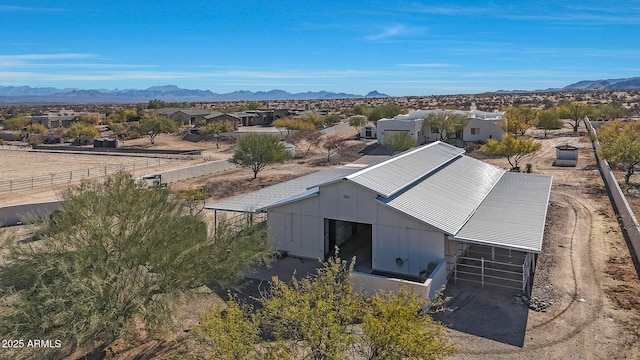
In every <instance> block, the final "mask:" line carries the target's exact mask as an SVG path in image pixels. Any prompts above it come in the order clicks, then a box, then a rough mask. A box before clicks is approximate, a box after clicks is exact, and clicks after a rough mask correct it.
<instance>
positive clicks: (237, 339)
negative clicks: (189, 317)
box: [195, 294, 265, 360]
mask: <svg viewBox="0 0 640 360" xmlns="http://www.w3.org/2000/svg"><path fill="white" fill-rule="evenodd" d="M195 333H196V336H197V338H198V340H200V342H201V343H202V344H204V345H205V347H206V349H207V350H206V353H207V354H206V356H207V357H208V358H211V359H220V360H243V359H246V360H253V359H264V358H265V354H264V353H263V352H260V347H259V344H261V343H263V341H262V338H261V337H260V336H261V330H260V324H259V323H258V322H257V321H255V319H254V310H253V307H251V306H249V305H248V304H246V303H240V302H239V301H238V299H237V298H236V297H233V296H232V295H231V294H229V300H227V301H226V303H225V306H224V307H221V306H219V305H214V306H212V307H210V308H208V309H206V310H205V311H203V312H202V314H200V324H199V325H198V326H197V327H196V329H195Z"/></svg>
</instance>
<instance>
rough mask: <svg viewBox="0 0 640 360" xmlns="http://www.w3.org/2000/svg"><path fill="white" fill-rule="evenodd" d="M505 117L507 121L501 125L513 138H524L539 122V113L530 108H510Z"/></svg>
mask: <svg viewBox="0 0 640 360" xmlns="http://www.w3.org/2000/svg"><path fill="white" fill-rule="evenodd" d="M505 116H506V120H504V121H503V122H502V123H501V127H502V130H504V131H505V132H508V133H511V134H513V136H524V134H525V133H526V132H527V130H529V129H530V128H531V127H533V126H534V125H535V124H536V123H537V121H538V112H537V111H536V110H535V109H532V108H528V107H509V108H507V110H506V111H505Z"/></svg>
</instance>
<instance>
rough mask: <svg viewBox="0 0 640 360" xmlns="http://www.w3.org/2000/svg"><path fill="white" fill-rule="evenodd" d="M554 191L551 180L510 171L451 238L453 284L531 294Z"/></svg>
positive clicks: (448, 253)
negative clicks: (497, 288)
mask: <svg viewBox="0 0 640 360" xmlns="http://www.w3.org/2000/svg"><path fill="white" fill-rule="evenodd" d="M527 178H529V179H527ZM550 189H551V178H550V177H547V176H542V175H536V174H527V175H526V176H522V174H514V173H505V174H504V176H502V178H500V180H499V182H498V183H497V184H496V186H495V187H494V189H493V190H492V191H491V192H490V193H489V194H488V195H487V197H486V198H485V199H484V200H483V201H482V203H481V204H480V206H479V207H478V208H477V209H476V211H475V212H474V213H473V215H472V216H471V217H470V218H469V220H468V221H467V222H466V223H465V224H464V225H463V226H462V228H461V229H460V230H459V231H458V232H457V233H456V234H455V236H449V241H448V243H447V249H446V254H445V256H446V259H447V269H448V270H449V283H450V284H454V285H462V284H464V283H465V282H470V283H477V284H481V286H482V287H484V286H497V287H503V288H511V289H518V290H520V291H522V293H524V294H530V292H531V285H532V282H533V275H534V273H535V268H536V260H537V257H538V255H539V254H540V251H541V250H542V241H543V237H544V225H545V222H546V216H547V204H548V203H549V195H550ZM515 193H518V195H519V197H518V198H517V199H516V198H515V197H514V196H513V194H515Z"/></svg>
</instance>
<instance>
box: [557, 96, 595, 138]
mask: <svg viewBox="0 0 640 360" xmlns="http://www.w3.org/2000/svg"><path fill="white" fill-rule="evenodd" d="M596 110H597V109H596V108H595V107H593V106H591V105H587V104H585V103H582V102H578V101H574V102H572V103H570V104H565V105H561V106H559V107H558V114H559V115H560V118H563V119H569V120H571V127H572V128H573V133H574V134H575V133H577V132H578V128H579V127H580V121H582V120H584V118H585V117H587V116H593V114H594V113H595V112H596Z"/></svg>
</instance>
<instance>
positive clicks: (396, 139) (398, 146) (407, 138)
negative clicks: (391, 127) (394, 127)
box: [383, 131, 418, 153]
mask: <svg viewBox="0 0 640 360" xmlns="http://www.w3.org/2000/svg"><path fill="white" fill-rule="evenodd" d="M383 145H384V146H385V147H386V148H387V149H389V150H391V151H393V152H394V153H398V152H401V151H405V150H408V149H411V148H413V147H416V146H417V145H418V144H417V142H416V139H414V138H413V137H411V135H410V134H409V132H408V131H399V132H397V133H395V134H389V135H387V136H385V137H384V143H383Z"/></svg>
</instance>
